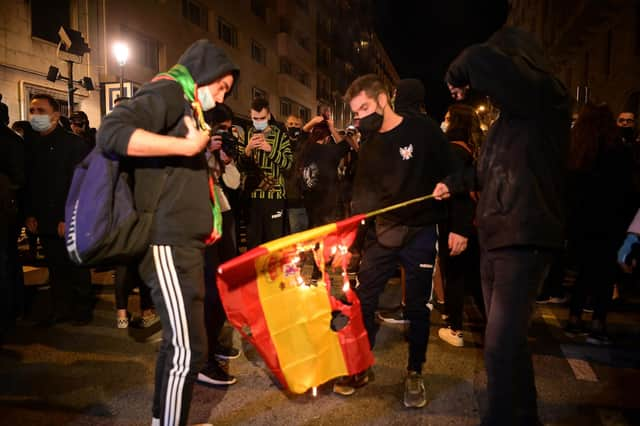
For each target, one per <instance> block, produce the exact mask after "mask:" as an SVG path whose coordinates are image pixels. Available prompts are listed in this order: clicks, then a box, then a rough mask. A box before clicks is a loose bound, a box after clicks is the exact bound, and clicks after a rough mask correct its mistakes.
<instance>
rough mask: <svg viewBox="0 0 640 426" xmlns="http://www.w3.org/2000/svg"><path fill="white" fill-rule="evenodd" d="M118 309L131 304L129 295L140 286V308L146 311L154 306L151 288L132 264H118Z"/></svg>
mask: <svg viewBox="0 0 640 426" xmlns="http://www.w3.org/2000/svg"><path fill="white" fill-rule="evenodd" d="M115 287H116V309H127V308H128V306H129V303H128V301H129V295H130V294H131V290H132V289H134V288H136V287H138V288H139V289H140V310H141V311H146V310H147V309H152V308H153V301H152V300H151V289H150V288H149V287H147V286H146V284H145V283H144V281H142V278H140V274H139V273H138V268H134V267H132V266H118V267H117V268H116V282H115Z"/></svg>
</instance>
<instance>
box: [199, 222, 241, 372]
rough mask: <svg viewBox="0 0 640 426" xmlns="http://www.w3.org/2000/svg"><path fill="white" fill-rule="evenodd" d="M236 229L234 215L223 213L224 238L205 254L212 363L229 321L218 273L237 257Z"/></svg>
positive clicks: (205, 301)
mask: <svg viewBox="0 0 640 426" xmlns="http://www.w3.org/2000/svg"><path fill="white" fill-rule="evenodd" d="M235 229H236V226H235V221H234V218H233V213H232V212H231V211H228V212H224V213H222V238H220V240H219V241H217V242H216V243H215V244H213V245H211V246H209V247H207V248H206V249H205V252H204V282H205V285H204V323H205V327H206V329H207V346H208V354H209V355H208V358H209V360H211V361H212V360H213V358H214V355H215V353H216V349H217V348H218V347H219V345H220V342H219V339H220V333H221V332H222V327H224V323H225V321H226V320H227V314H226V313H225V312H224V308H223V307H222V301H221V300H220V292H219V291H218V283H217V280H216V273H217V271H218V266H220V264H222V263H224V262H226V261H227V260H229V259H231V258H233V257H235V255H236V235H235Z"/></svg>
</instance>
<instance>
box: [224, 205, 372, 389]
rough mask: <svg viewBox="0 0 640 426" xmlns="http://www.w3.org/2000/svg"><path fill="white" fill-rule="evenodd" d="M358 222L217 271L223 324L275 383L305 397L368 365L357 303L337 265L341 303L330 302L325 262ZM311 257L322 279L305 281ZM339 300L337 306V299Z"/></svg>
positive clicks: (293, 239)
mask: <svg viewBox="0 0 640 426" xmlns="http://www.w3.org/2000/svg"><path fill="white" fill-rule="evenodd" d="M364 218H365V216H364V215H361V216H354V217H352V218H349V219H347V220H344V221H341V222H337V223H333V224H330V225H325V226H321V227H319V228H314V229H310V230H308V231H304V232H300V233H297V234H293V235H290V236H287V237H284V238H281V239H278V240H275V241H271V242H269V243H266V244H263V245H261V246H259V247H256V248H255V249H253V250H251V251H249V252H247V253H245V254H243V255H242V256H239V257H237V258H235V259H232V260H230V261H229V262H227V263H225V264H223V265H222V266H221V267H220V268H219V270H218V288H219V290H220V297H221V299H222V303H223V305H224V308H225V310H226V312H227V316H228V319H229V322H230V323H231V324H232V325H233V326H234V327H235V328H236V329H237V330H238V331H239V332H240V333H241V334H242V336H243V337H244V338H246V339H247V340H248V341H249V342H250V343H252V344H253V345H254V346H255V347H256V349H257V350H258V351H259V352H260V355H261V356H262V358H263V359H264V360H265V362H266V363H267V365H268V367H269V368H270V369H271V371H272V372H273V373H274V374H275V376H276V377H277V378H278V380H279V381H280V383H281V384H282V385H283V386H284V387H286V388H287V389H289V390H290V391H292V392H295V393H304V392H306V391H307V390H308V389H310V388H312V387H316V386H319V385H321V384H322V383H325V382H327V381H329V380H331V379H333V378H335V377H339V376H344V375H349V374H355V373H359V372H361V371H363V370H365V369H367V368H368V367H370V366H371V365H372V364H373V355H372V354H371V350H370V348H369V340H368V338H367V332H366V330H365V328H364V324H363V322H362V314H361V311H360V302H359V301H358V298H357V297H356V295H355V294H354V292H353V291H352V290H351V289H349V286H348V279H347V276H346V267H347V265H346V257H343V258H344V259H345V260H344V261H342V262H341V266H342V273H343V275H342V276H343V285H344V287H343V290H344V298H340V299H338V298H336V297H334V296H332V295H331V291H330V277H329V274H328V273H327V271H325V270H324V265H325V261H329V260H330V259H332V258H334V257H336V256H340V255H341V254H345V253H346V251H347V248H348V247H349V246H350V245H351V244H352V243H353V240H354V238H355V234H356V231H357V228H358V225H359V223H360V222H361V221H362V220H363V219H364ZM310 251H312V252H313V253H314V256H315V257H316V261H317V264H318V265H319V267H320V270H321V272H322V279H321V280H319V281H318V282H317V284H312V282H311V280H310V279H308V278H305V274H303V271H302V269H303V268H302V259H301V256H303V255H304V253H308V252H310ZM341 299H342V300H341Z"/></svg>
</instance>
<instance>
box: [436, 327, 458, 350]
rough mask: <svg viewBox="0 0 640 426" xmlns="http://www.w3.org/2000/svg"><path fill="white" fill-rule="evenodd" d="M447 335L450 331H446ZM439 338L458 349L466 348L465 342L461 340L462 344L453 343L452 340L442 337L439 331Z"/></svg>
mask: <svg viewBox="0 0 640 426" xmlns="http://www.w3.org/2000/svg"><path fill="white" fill-rule="evenodd" d="M445 333H448V331H446V332H445ZM438 337H439V338H440V340H442V341H443V342H445V343H447V344H449V345H451V346H453V347H456V348H463V347H464V340H463V339H461V341H460V342H458V341H456V342H452V341H450V340H447V339H446V338H444V337H442V335H441V334H440V331H438Z"/></svg>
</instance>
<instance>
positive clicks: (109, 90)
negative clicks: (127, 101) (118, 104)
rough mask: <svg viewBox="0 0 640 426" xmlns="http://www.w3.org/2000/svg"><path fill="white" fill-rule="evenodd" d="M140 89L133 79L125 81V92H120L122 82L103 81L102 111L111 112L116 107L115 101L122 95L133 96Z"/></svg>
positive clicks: (104, 112)
mask: <svg viewBox="0 0 640 426" xmlns="http://www.w3.org/2000/svg"><path fill="white" fill-rule="evenodd" d="M137 91H138V87H137V86H136V85H134V84H133V82H131V81H125V82H124V84H123V93H122V94H120V83H119V82H117V83H103V90H102V94H103V102H102V113H103V114H109V113H110V112H111V110H112V109H113V107H114V101H115V100H116V99H118V98H119V97H120V96H126V97H128V98H130V97H132V96H133V95H134V94H135V92H137Z"/></svg>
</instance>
